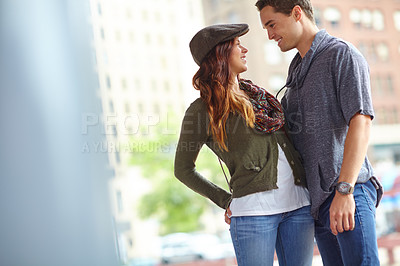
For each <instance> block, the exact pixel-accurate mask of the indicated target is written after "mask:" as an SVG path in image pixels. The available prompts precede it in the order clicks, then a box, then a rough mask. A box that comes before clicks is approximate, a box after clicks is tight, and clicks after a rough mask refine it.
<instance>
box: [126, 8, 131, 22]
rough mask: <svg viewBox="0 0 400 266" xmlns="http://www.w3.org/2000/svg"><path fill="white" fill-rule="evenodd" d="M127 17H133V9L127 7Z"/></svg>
mask: <svg viewBox="0 0 400 266" xmlns="http://www.w3.org/2000/svg"><path fill="white" fill-rule="evenodd" d="M126 17H127V18H128V19H131V18H132V10H131V9H130V8H127V9H126Z"/></svg>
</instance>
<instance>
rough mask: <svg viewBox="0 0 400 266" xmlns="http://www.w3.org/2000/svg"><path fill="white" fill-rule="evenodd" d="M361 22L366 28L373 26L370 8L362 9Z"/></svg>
mask: <svg viewBox="0 0 400 266" xmlns="http://www.w3.org/2000/svg"><path fill="white" fill-rule="evenodd" d="M361 24H362V26H363V27H364V28H367V29H370V28H371V27H372V14H371V11H369V10H368V9H363V10H362V11H361Z"/></svg>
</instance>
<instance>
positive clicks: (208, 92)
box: [192, 39, 255, 151]
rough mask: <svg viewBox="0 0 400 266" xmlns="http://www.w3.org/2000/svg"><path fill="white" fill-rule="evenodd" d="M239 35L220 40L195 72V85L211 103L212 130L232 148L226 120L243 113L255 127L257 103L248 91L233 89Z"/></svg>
mask: <svg viewBox="0 0 400 266" xmlns="http://www.w3.org/2000/svg"><path fill="white" fill-rule="evenodd" d="M234 45H235V39H232V40H230V41H226V42H223V43H220V44H218V45H217V46H216V47H215V48H214V49H213V50H211V51H210V52H209V54H208V55H207V56H206V57H205V58H204V60H203V61H202V62H201V64H200V69H199V70H198V71H197V72H196V74H195V75H194V76H193V80H192V83H193V87H194V88H195V89H197V90H199V91H200V97H201V98H202V99H203V100H204V101H205V103H206V105H207V110H208V115H209V118H210V127H209V130H211V134H212V136H213V137H214V140H215V141H216V142H217V143H218V144H219V146H220V148H222V149H224V150H226V151H228V147H227V146H226V144H225V138H226V130H225V124H226V120H227V119H228V116H229V114H230V113H231V112H234V113H239V114H241V115H242V116H243V118H244V119H245V120H246V123H247V125H248V126H250V127H254V121H255V116H254V111H253V106H252V104H251V103H250V101H249V100H248V98H247V96H246V95H245V94H239V93H237V92H235V91H233V90H232V89H229V85H230V76H231V71H230V68H229V56H230V54H231V52H232V48H233V46H234Z"/></svg>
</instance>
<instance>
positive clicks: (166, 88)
mask: <svg viewBox="0 0 400 266" xmlns="http://www.w3.org/2000/svg"><path fill="white" fill-rule="evenodd" d="M164 90H165V91H166V92H169V91H171V86H170V85H169V82H168V81H165V83H164Z"/></svg>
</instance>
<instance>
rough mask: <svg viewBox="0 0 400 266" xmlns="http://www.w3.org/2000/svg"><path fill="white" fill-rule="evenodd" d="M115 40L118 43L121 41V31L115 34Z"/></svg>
mask: <svg viewBox="0 0 400 266" xmlns="http://www.w3.org/2000/svg"><path fill="white" fill-rule="evenodd" d="M115 40H117V41H118V42H119V41H121V32H120V31H119V30H117V31H116V32H115Z"/></svg>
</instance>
